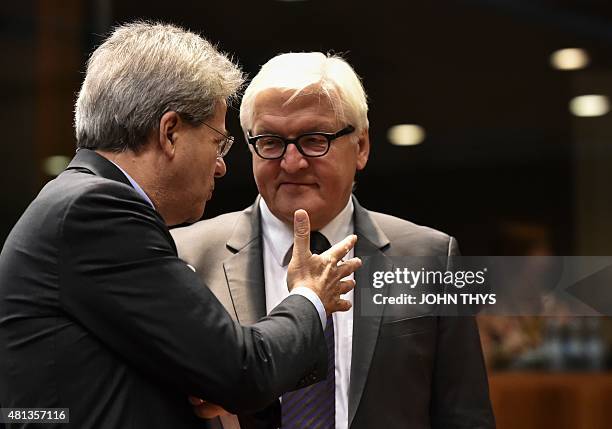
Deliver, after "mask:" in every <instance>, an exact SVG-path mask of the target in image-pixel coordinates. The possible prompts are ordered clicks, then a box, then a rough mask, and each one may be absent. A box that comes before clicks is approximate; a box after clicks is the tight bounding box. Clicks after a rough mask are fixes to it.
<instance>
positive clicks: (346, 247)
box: [323, 234, 357, 263]
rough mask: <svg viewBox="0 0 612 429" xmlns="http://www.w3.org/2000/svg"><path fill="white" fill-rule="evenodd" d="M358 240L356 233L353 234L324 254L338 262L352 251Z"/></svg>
mask: <svg viewBox="0 0 612 429" xmlns="http://www.w3.org/2000/svg"><path fill="white" fill-rule="evenodd" d="M356 242H357V236H356V235H355V234H351V235H349V236H347V237H345V238H344V240H342V241H341V242H340V243H337V244H335V245H333V246H332V247H330V248H329V249H328V250H327V251H326V252H324V253H323V254H327V255H329V256H330V257H331V259H332V260H333V261H334V263H335V262H338V261H339V260H341V259H342V258H344V257H345V256H346V255H347V254H348V252H350V251H351V249H352V248H353V247H355V243H356Z"/></svg>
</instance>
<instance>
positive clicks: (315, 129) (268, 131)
mask: <svg viewBox="0 0 612 429" xmlns="http://www.w3.org/2000/svg"><path fill="white" fill-rule="evenodd" d="M332 127H333V124H332V123H331V122H327V123H323V122H320V123H317V124H316V125H315V126H311V127H310V126H309V127H300V128H298V130H300V131H299V132H297V133H295V135H294V137H297V136H301V135H302V134H309V133H319V132H320V133H328V132H329V133H333V132H334V130H333V129H332ZM326 128H329V129H330V131H324V130H325V129H326ZM271 129H273V127H266V126H264V127H262V128H261V131H260V132H258V133H253V130H251V133H253V134H252V135H253V136H255V135H267V134H269V135H275V136H282V135H283V134H281V133H278V132H275V131H271Z"/></svg>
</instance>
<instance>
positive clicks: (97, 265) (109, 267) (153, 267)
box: [0, 149, 327, 429]
mask: <svg viewBox="0 0 612 429" xmlns="http://www.w3.org/2000/svg"><path fill="white" fill-rule="evenodd" d="M160 174H163V173H160ZM251 322H255V320H251ZM326 354H327V352H326V347H325V340H324V338H323V330H322V329H321V322H320V318H319V315H318V313H317V311H316V309H315V308H314V306H313V305H312V304H311V303H310V302H309V301H308V300H307V299H305V298H304V297H302V296H291V297H289V298H288V299H287V300H285V301H283V303H281V305H279V306H278V307H277V308H276V309H275V311H274V312H273V314H272V315H271V317H268V318H265V319H263V320H262V321H260V322H259V323H257V324H255V325H253V326H251V327H243V326H239V325H238V324H236V323H235V322H234V321H233V320H232V318H231V317H230V315H229V314H228V313H227V312H226V311H225V309H224V308H223V306H222V305H221V304H220V303H219V301H218V300H217V299H216V298H215V297H214V295H213V294H212V293H211V292H210V290H209V289H208V288H206V287H204V285H203V284H202V281H201V279H200V277H199V276H198V275H197V274H196V273H195V272H194V271H192V269H190V268H189V266H188V265H187V264H186V263H185V262H184V261H182V260H181V259H179V258H178V257H177V254H176V248H175V245H174V242H173V240H172V237H171V236H170V233H169V232H168V229H167V228H166V226H165V225H164V222H163V220H162V218H161V217H160V216H159V214H158V213H157V212H156V211H155V210H154V209H153V208H151V206H149V205H148V204H147V203H146V202H145V201H144V200H143V199H142V198H141V196H140V195H139V194H138V193H137V192H136V191H135V190H134V189H133V188H132V187H131V186H130V185H129V182H128V180H127V179H126V178H125V176H124V175H123V174H122V173H121V172H120V170H118V169H117V168H116V167H115V166H114V165H113V164H112V163H111V162H109V161H108V160H106V159H105V158H103V157H102V156H100V155H98V154H97V153H95V152H93V151H89V150H85V149H83V150H80V151H79V152H78V153H77V155H76V156H75V158H74V160H73V161H72V163H71V164H70V165H69V167H68V169H67V170H66V171H65V172H63V173H62V174H61V175H60V176H59V177H57V178H56V179H55V180H52V181H51V182H50V183H48V184H47V185H46V186H45V187H44V189H43V190H42V191H41V192H40V194H39V195H38V196H37V197H36V199H35V200H34V201H33V202H32V204H31V205H30V206H29V207H28V208H27V210H26V211H25V213H24V214H23V216H22V217H21V219H20V220H19V221H18V222H17V224H16V225H15V227H14V228H13V230H12V232H11V233H10V235H9V237H8V239H7V241H6V243H5V245H4V248H3V249H2V254H1V255H0V403H1V404H2V405H3V406H4V407H68V408H70V420H71V423H72V426H73V427H76V428H79V429H83V428H94V427H96V428H105V429H106V428H137V429H142V428H164V429H166V428H191V427H202V425H203V422H202V420H200V419H198V418H196V417H195V416H194V414H193V411H192V408H191V405H190V404H189V403H188V401H187V395H188V394H192V395H196V396H199V397H201V398H204V399H206V400H209V401H212V402H214V403H217V404H221V405H222V406H223V407H225V408H226V409H228V410H231V411H234V412H237V411H253V410H255V409H259V408H262V407H265V406H266V405H268V404H270V403H271V402H273V401H275V400H276V398H277V397H278V395H279V394H280V393H281V392H283V391H286V390H291V389H294V388H296V387H299V386H304V385H306V384H309V383H311V382H314V381H316V380H319V379H320V378H321V377H324V376H325V374H326ZM36 427H44V426H43V425H36ZM58 427H62V428H63V427H66V426H64V425H61V426H58Z"/></svg>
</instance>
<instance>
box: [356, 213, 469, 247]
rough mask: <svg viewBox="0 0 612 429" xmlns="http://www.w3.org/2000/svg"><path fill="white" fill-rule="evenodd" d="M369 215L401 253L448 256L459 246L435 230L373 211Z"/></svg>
mask: <svg viewBox="0 0 612 429" xmlns="http://www.w3.org/2000/svg"><path fill="white" fill-rule="evenodd" d="M368 213H369V215H370V216H371V217H372V219H373V220H374V221H375V222H376V224H377V225H378V226H379V227H380V229H381V230H382V231H383V232H384V233H385V235H386V236H387V237H388V238H389V240H390V242H391V246H392V247H393V248H395V250H399V251H400V253H403V254H408V253H410V254H422V255H446V254H449V252H451V248H455V247H456V246H457V243H456V240H455V239H454V238H453V237H451V236H450V235H448V234H446V233H444V232H442V231H438V230H436V229H434V228H430V227H427V226H423V225H418V224H416V223H413V222H410V221H407V220H405V219H401V218H399V217H396V216H391V215H388V214H385V213H379V212H373V211H368ZM453 252H454V250H453Z"/></svg>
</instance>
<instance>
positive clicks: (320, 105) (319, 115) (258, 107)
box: [252, 86, 343, 127]
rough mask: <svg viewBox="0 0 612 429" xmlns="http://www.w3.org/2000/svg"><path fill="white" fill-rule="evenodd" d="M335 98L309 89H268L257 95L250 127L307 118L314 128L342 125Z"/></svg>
mask: <svg viewBox="0 0 612 429" xmlns="http://www.w3.org/2000/svg"><path fill="white" fill-rule="evenodd" d="M338 104H340V103H338V102H337V94H336V93H335V92H330V91H324V90H322V89H321V88H320V87H317V86H310V87H307V88H304V89H302V90H296V89H292V88H291V89H289V88H268V89H265V90H263V91H261V92H259V93H258V94H257V95H256V96H255V98H254V102H253V110H252V118H253V122H252V124H253V126H256V125H257V124H260V123H261V122H268V121H274V120H275V119H276V120H285V121H293V120H296V119H298V118H302V119H303V120H307V119H308V118H310V119H311V120H313V121H316V122H317V123H318V124H319V123H323V124H327V125H329V126H331V127H335V126H337V125H338V124H340V123H341V122H342V118H343V114H342V113H343V112H341V109H340V108H339V106H338Z"/></svg>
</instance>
